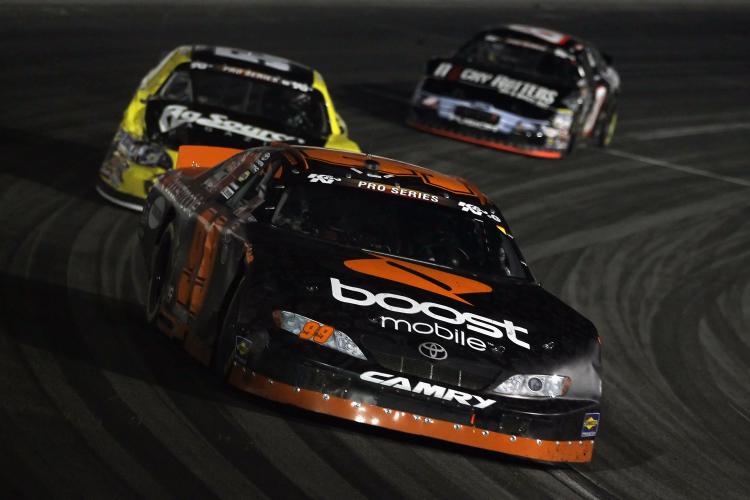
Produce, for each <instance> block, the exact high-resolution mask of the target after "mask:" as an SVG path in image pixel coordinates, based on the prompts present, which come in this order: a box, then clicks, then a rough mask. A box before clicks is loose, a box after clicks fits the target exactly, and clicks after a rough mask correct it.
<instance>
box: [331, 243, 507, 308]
mask: <svg viewBox="0 0 750 500" xmlns="http://www.w3.org/2000/svg"><path fill="white" fill-rule="evenodd" d="M370 255H372V256H373V257H374V258H372V259H353V260H347V261H344V265H345V266H346V267H348V268H349V269H351V270H353V271H357V272H358V273H362V274H367V275H369V276H375V277H377V278H383V279H386V280H390V281H395V282H397V283H401V284H403V285H409V286H413V287H415V288H419V289H421V290H426V291H428V292H432V293H436V294H438V295H442V296H443V297H448V298H449V299H453V300H456V301H458V302H462V303H464V304H468V305H471V303H470V302H468V301H467V300H465V299H463V298H462V297H459V295H464V294H467V293H489V292H491V291H492V288H491V287H489V286H487V285H485V284H484V283H482V282H480V281H476V280H473V279H469V278H464V277H463V276H457V275H455V274H451V273H447V272H445V271H440V270H438V269H434V268H432V267H428V266H423V265H420V264H416V263H414V262H409V261H405V260H401V259H395V258H393V257H388V256H385V255H378V254H370Z"/></svg>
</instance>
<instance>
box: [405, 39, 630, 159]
mask: <svg viewBox="0 0 750 500" xmlns="http://www.w3.org/2000/svg"><path fill="white" fill-rule="evenodd" d="M619 91H620V77H619V75H618V73H617V71H615V69H614V68H613V67H612V64H611V58H610V57H609V56H606V55H603V54H601V53H600V52H599V51H598V50H597V49H596V48H595V47H593V46H592V45H591V44H589V43H587V42H585V41H583V40H580V39H576V38H574V37H572V36H569V35H564V34H562V33H558V32H556V31H551V30H548V29H544V28H538V27H532V26H524V25H518V24H511V25H507V26H502V27H500V28H496V29H490V30H486V31H483V32H481V33H479V34H477V35H476V36H474V37H473V38H472V39H471V40H469V42H467V43H466V44H465V45H464V46H463V47H461V48H460V49H459V50H458V52H456V54H455V55H454V56H453V57H450V58H445V59H433V60H431V61H429V62H428V63H427V73H426V75H425V77H424V78H423V79H422V81H421V82H420V83H419V85H417V88H416V90H415V92H414V96H413V98H412V103H411V110H410V113H409V116H408V118H407V123H409V124H410V125H412V126H413V127H415V128H418V129H420V130H424V131H428V132H432V133H434V134H438V135H442V136H446V137H450V138H453V139H459V140H462V141H467V142H471V143H475V144H481V145H483V146H488V147H491V148H495V149H501V150H505V151H511V152H514V153H520V154H525V155H529V156H536V157H541V158H560V157H562V156H563V155H565V154H566V153H569V152H571V151H572V150H573V148H574V147H575V146H576V145H578V144H581V143H582V142H588V143H594V144H596V145H599V146H607V145H608V144H609V143H610V141H611V140H612V136H613V134H614V130H615V126H616V124H617V96H618V94H619Z"/></svg>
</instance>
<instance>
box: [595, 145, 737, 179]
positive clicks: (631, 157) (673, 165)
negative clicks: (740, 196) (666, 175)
mask: <svg viewBox="0 0 750 500" xmlns="http://www.w3.org/2000/svg"><path fill="white" fill-rule="evenodd" d="M602 152H603V153H605V154H608V155H611V156H617V157H619V158H627V159H628V160H634V161H639V162H641V163H645V164H647V165H654V166H656V167H663V168H669V169H672V170H677V171H678V172H683V173H686V174H692V175H700V176H701V177H708V178H710V179H716V180H718V181H724V182H728V183H730V184H735V185H737V186H743V187H750V180H745V179H740V178H738V177H730V176H728V175H721V174H714V173H712V172H707V171H705V170H701V169H699V168H694V167H688V166H685V165H678V164H676V163H672V162H668V161H664V160H658V159H656V158H649V157H648V156H642V155H637V154H633V153H628V152H627V151H620V150H618V149H603V150H602Z"/></svg>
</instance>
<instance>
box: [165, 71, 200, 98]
mask: <svg viewBox="0 0 750 500" xmlns="http://www.w3.org/2000/svg"><path fill="white" fill-rule="evenodd" d="M159 96H160V97H161V98H162V99H164V100H166V101H177V102H191V101H192V100H193V85H192V82H191V80H190V73H189V72H187V71H185V70H177V71H175V72H174V73H172V75H171V76H170V77H169V79H168V80H167V82H166V83H165V84H164V86H163V87H162V88H161V92H159Z"/></svg>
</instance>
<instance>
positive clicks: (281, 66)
mask: <svg viewBox="0 0 750 500" xmlns="http://www.w3.org/2000/svg"><path fill="white" fill-rule="evenodd" d="M214 54H216V55H217V56H219V57H228V58H231V59H236V60H238V61H245V62H249V63H252V64H261V65H263V66H266V67H269V68H273V69H277V70H279V71H289V70H290V69H291V67H290V65H289V60H288V59H284V58H281V57H276V56H272V55H270V54H261V53H259V52H251V51H249V50H241V49H233V48H230V47H216V49H214Z"/></svg>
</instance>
